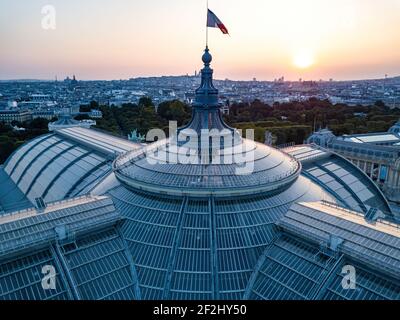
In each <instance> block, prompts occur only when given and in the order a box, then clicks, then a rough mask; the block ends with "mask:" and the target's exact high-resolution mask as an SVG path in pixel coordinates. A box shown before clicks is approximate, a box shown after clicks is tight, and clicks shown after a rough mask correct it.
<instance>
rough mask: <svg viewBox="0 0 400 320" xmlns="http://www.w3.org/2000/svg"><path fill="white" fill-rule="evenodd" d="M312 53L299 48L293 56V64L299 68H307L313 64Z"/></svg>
mask: <svg viewBox="0 0 400 320" xmlns="http://www.w3.org/2000/svg"><path fill="white" fill-rule="evenodd" d="M314 62H315V61H314V55H313V53H312V52H311V51H309V50H300V51H298V52H296V53H295V55H294V56H293V64H294V65H295V66H296V67H297V68H299V69H307V68H309V67H311V66H312V65H313V64H314Z"/></svg>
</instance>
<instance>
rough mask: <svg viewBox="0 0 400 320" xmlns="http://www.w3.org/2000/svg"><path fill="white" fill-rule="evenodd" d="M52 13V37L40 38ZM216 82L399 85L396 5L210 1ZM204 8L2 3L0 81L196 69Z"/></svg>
mask: <svg viewBox="0 0 400 320" xmlns="http://www.w3.org/2000/svg"><path fill="white" fill-rule="evenodd" d="M47 4H52V5H54V7H55V9H56V23H57V24H56V29H55V30H44V29H42V25H41V23H42V18H43V15H42V13H41V10H42V7H43V6H44V5H47ZM209 5H210V8H211V9H212V10H213V11H214V12H215V13H216V14H217V15H218V17H219V18H220V19H221V20H222V21H223V22H224V23H225V25H226V26H227V28H228V29H229V31H230V34H231V36H226V35H223V34H222V33H221V32H220V31H219V30H217V29H210V50H211V52H212V54H213V57H214V61H213V68H214V69H215V73H216V75H215V76H216V78H219V79H225V78H230V79H235V80H249V79H252V78H253V77H256V78H257V79H259V80H273V79H274V78H279V77H281V76H285V79H287V80H297V79H298V78H300V77H301V78H303V79H315V80H318V79H326V80H327V79H329V78H333V79H335V80H343V79H365V78H383V77H384V75H385V74H388V75H389V76H397V75H400V0H379V1H378V0H279V1H275V0H209ZM205 19H206V0H143V1H142V0H140V1H139V0H79V1H78V0H44V1H42V0H29V1H26V0H1V1H0V43H1V47H0V79H21V78H24V79H26V78H35V79H54V77H55V76H56V75H57V76H58V78H59V79H63V78H64V77H66V76H67V75H72V74H74V73H75V74H76V75H77V78H78V79H83V80H87V79H105V80H108V79H127V78H130V77H137V76H158V75H180V74H186V73H189V74H191V73H194V71H195V70H196V69H197V70H198V69H200V67H201V60H200V57H201V51H202V50H203V48H204V45H205V23H206V21H205Z"/></svg>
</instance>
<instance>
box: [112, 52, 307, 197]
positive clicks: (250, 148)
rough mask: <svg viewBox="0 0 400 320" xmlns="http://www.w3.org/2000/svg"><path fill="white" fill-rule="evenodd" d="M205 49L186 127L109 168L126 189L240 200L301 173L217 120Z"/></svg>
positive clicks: (286, 182) (293, 162)
mask: <svg viewBox="0 0 400 320" xmlns="http://www.w3.org/2000/svg"><path fill="white" fill-rule="evenodd" d="M211 61H212V57H211V54H210V53H209V50H208V48H206V50H205V54H204V55H203V62H204V68H203V70H202V80H201V85H200V87H199V88H198V89H197V90H196V99H195V102H194V104H193V116H192V120H191V121H190V123H189V124H188V125H187V126H186V127H184V128H181V129H178V131H177V133H176V134H175V135H174V136H172V137H170V138H168V139H164V140H162V141H159V142H157V143H153V144H151V145H149V146H148V147H146V148H143V149H141V150H136V151H131V152H129V153H127V154H124V155H121V156H120V157H119V158H117V159H116V161H115V162H114V165H113V169H114V172H115V174H116V176H117V178H118V179H119V180H120V181H121V182H122V183H123V184H124V185H126V186H128V187H129V188H130V189H134V190H145V191H147V192H153V193H157V194H160V193H162V194H168V195H175V196H176V195H177V196H182V195H189V196H193V197H203V196H209V195H214V196H223V197H230V196H238V195H240V196H243V195H254V194H259V193H263V192H269V191H272V190H277V189H280V188H283V187H285V186H289V185H290V184H291V183H292V182H293V181H294V180H296V179H297V177H298V176H299V174H300V172H301V164H300V162H298V161H297V160H296V159H295V158H294V157H292V156H290V155H288V154H286V153H283V152H281V151H279V150H277V149H274V148H271V147H268V146H266V145H263V144H259V143H255V142H253V141H251V140H249V139H243V138H241V135H240V133H239V132H238V131H237V130H236V129H233V128H230V127H229V126H228V125H226V124H225V122H224V121H223V120H222V118H221V114H220V112H219V104H218V90H217V89H216V88H215V87H214V86H213V83H212V74H213V70H212V69H211V68H210V62H211Z"/></svg>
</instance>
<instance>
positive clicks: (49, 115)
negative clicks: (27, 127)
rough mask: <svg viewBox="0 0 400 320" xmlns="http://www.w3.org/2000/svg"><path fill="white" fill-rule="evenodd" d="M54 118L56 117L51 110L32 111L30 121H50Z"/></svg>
mask: <svg viewBox="0 0 400 320" xmlns="http://www.w3.org/2000/svg"><path fill="white" fill-rule="evenodd" d="M55 116H56V115H55V113H54V111H53V110H34V111H33V112H32V120H34V119H37V118H43V119H47V120H52V119H53V118H54V117H55Z"/></svg>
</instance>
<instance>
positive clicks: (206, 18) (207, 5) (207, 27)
mask: <svg viewBox="0 0 400 320" xmlns="http://www.w3.org/2000/svg"><path fill="white" fill-rule="evenodd" d="M206 17H207V18H206V19H207V20H206V48H207V49H208V0H207V15H206Z"/></svg>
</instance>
